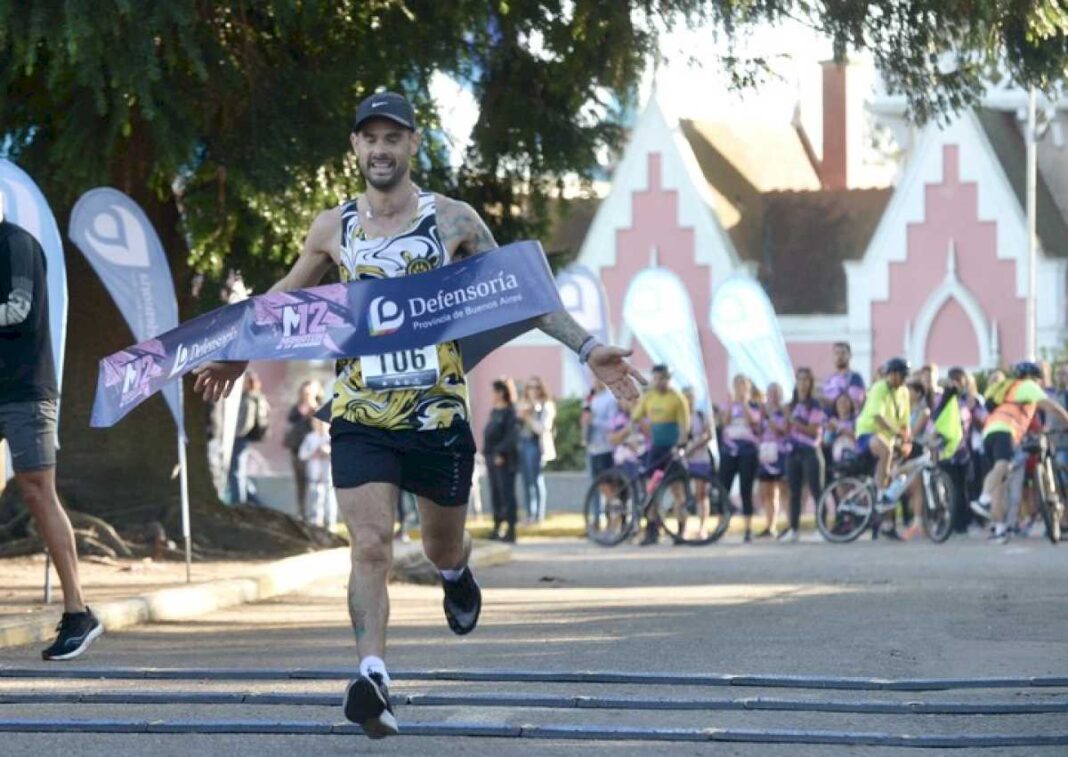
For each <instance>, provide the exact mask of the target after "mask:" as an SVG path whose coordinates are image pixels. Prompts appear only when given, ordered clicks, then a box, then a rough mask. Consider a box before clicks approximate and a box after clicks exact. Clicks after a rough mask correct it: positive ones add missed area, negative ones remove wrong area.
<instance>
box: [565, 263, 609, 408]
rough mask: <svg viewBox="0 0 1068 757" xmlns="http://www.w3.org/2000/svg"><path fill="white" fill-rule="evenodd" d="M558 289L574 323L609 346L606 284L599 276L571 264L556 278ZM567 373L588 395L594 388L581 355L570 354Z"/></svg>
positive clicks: (577, 264) (584, 267)
mask: <svg viewBox="0 0 1068 757" xmlns="http://www.w3.org/2000/svg"><path fill="white" fill-rule="evenodd" d="M556 288H557V289H559V290H560V301H561V302H562V303H563V305H564V309H565V310H567V312H568V313H569V314H570V315H571V317H572V318H574V319H575V322H576V323H577V324H578V325H579V326H581V327H582V328H584V329H586V331H587V332H589V333H590V334H591V335H592V336H594V337H596V338H597V340H598V341H599V342H603V343H605V344H608V343H610V342H611V341H612V334H611V330H610V325H609V323H608V295H607V294H606V293H605V290H604V284H603V283H602V282H601V279H600V278H598V276H597V274H595V273H594V272H593V271H591V270H590V269H589V268H587V267H586V266H584V265H582V264H580V263H572V264H571V265H569V266H568V267H567V268H565V269H564V270H562V271H560V273H559V274H557V276H556ZM566 366H567V368H566V370H567V371H568V373H569V375H571V376H574V377H575V378H576V380H575V381H574V382H565V386H567V385H568V384H569V383H570V385H572V386H575V385H580V386H582V388H583V391H582V393H583V395H585V394H586V393H587V392H588V391H589V390H590V388H591V387H592V386H593V373H592V372H591V371H590V369H589V368H588V367H587V366H584V365H582V364H581V363H580V362H579V359H578V355H575V354H569V356H568V358H567V362H566Z"/></svg>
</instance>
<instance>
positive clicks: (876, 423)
mask: <svg viewBox="0 0 1068 757" xmlns="http://www.w3.org/2000/svg"><path fill="white" fill-rule="evenodd" d="M883 374H884V377H883V378H881V379H879V380H878V381H876V382H875V383H874V384H872V385H871V389H869V390H868V396H867V399H865V400H864V409H863V410H861V411H860V417H859V418H857V447H858V449H859V450H860V453H861V454H869V453H870V454H871V455H873V456H874V457H875V485H876V487H877V488H878V489H879V498H880V499H882V498H883V497H884V496H885V489H886V485H887V483H889V482H888V481H887V480H886V477H887V472H888V471H889V470H890V461H891V459H892V458H893V454H894V447H895V446H896V445H898V444H900V445H901V447H902V453H903V454H905V455H907V454H908V452H909V450H908V449H907V447H908V443H909V390H908V389H906V388H905V379H906V378H907V377H908V375H909V364H908V361H907V360H905V359H904V358H899V357H895V358H891V359H890V360H887V361H886V365H884V366H883Z"/></svg>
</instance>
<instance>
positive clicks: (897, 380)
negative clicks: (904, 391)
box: [886, 371, 905, 389]
mask: <svg viewBox="0 0 1068 757" xmlns="http://www.w3.org/2000/svg"><path fill="white" fill-rule="evenodd" d="M886 383H888V384H889V385H890V388H891V389H897V388H898V387H899V386H901V385H902V384H904V383H905V374H904V373H897V372H896V371H891V372H890V373H888V374H886Z"/></svg>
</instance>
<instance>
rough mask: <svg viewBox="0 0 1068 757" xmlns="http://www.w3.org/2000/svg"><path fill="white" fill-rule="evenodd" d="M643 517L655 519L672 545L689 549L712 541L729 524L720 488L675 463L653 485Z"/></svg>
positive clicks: (726, 506) (726, 504)
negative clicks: (647, 516)
mask: <svg viewBox="0 0 1068 757" xmlns="http://www.w3.org/2000/svg"><path fill="white" fill-rule="evenodd" d="M647 514H648V515H652V516H653V517H655V518H656V519H657V520H659V522H660V527H661V528H662V529H663V530H664V531H665V532H666V533H667V534H668V536H670V537H671V538H672V539H673V540H674V541H675V543H676V544H689V545H693V546H698V545H701V544H710V543H711V542H714V541H715V540H716V539H718V538H719V537H721V536H722V535H723V534H724V532H725V531H726V530H727V525H728V524H729V523H730V507H729V505H728V499H727V496H726V495H725V494H724V493H723V489H722V487H718V486H714V485H713V481H712V479H710V478H707V477H705V476H696V475H694V474H692V473H691V472H690V471H689V470H688V469H687V468H686V466H685V465H682V464H681V463H677V462H674V463H672V464H671V465H670V466H669V467H668V470H667V472H666V473H665V474H664V477H663V478H662V479H661V480H660V483H659V484H657V487H656V489H655V490H654V491H653V494H652V496H651V497H650V498H649V508H648V513H647Z"/></svg>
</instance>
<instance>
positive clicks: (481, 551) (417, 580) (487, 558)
mask: <svg viewBox="0 0 1068 757" xmlns="http://www.w3.org/2000/svg"><path fill="white" fill-rule="evenodd" d="M404 546H407V547H412V546H413V545H410V544H409V545H404ZM511 561H512V548H511V547H510V546H509V545H507V544H501V543H499V542H491V541H482V540H479V539H476V540H475V542H474V546H473V547H472V549H471V560H470V564H471V567H472V568H475V569H478V568H489V567H492V566H494V565H505V564H507V563H510V562H511ZM391 578H393V580H395V581H403V582H404V583H410V584H424V585H430V584H436V583H437V582H438V569H437V568H435V567H434V565H433V563H431V562H430V561H429V560H427V559H426V555H424V554H423V550H422V547H420V546H415V548H414V549H408V550H405V553H404V554H397V553H396V552H394V555H393V573H392V574H391Z"/></svg>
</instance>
